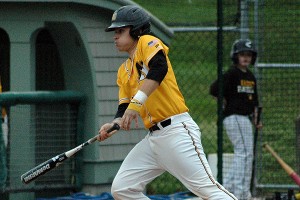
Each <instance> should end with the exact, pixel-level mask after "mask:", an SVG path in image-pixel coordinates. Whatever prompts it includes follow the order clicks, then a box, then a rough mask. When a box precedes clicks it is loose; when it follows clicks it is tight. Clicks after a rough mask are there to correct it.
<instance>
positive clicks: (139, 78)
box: [98, 5, 236, 200]
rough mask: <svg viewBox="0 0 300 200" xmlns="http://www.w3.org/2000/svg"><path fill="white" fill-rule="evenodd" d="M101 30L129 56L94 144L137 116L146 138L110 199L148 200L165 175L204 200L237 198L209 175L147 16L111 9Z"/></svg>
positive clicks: (122, 170) (127, 162) (118, 178)
mask: <svg viewBox="0 0 300 200" xmlns="http://www.w3.org/2000/svg"><path fill="white" fill-rule="evenodd" d="M106 31H114V37H113V38H114V42H115V46H116V48H117V49H118V50H119V51H123V52H127V53H128V55H129V58H128V59H127V60H126V61H125V62H124V63H123V64H122V65H121V66H120V68H119V70H118V76H117V84H118V86H119V107H118V110H117V113H116V115H115V119H114V120H113V121H112V122H111V123H106V124H104V125H102V127H101V128H100V130H99V136H98V140H99V141H103V140H105V139H107V138H108V137H110V136H111V135H112V134H113V133H114V132H115V131H114V132H111V133H109V134H108V133H107V132H106V130H108V129H109V128H111V127H112V125H113V123H118V124H119V125H120V127H121V128H122V129H124V130H127V131H128V130H130V129H131V125H132V123H135V126H136V127H138V118H139V117H141V119H142V120H143V123H144V126H145V128H146V129H148V134H147V135H146V136H145V138H144V139H142V140H141V141H140V142H139V143H138V144H137V145H136V146H135V147H134V148H133V149H132V150H131V151H130V153H129V154H128V155H127V156H126V158H125V159H124V161H123V163H122V165H121V167H120V169H119V171H118V173H117V175H116V177H115V178H114V181H113V183H112V187H111V191H112V195H113V197H114V198H115V199H116V200H118V199H121V200H124V199H134V200H136V199H139V200H142V199H149V198H147V197H146V196H145V195H144V194H143V192H144V191H145V187H146V185H147V184H148V183H149V182H151V181H152V180H154V179H155V178H156V177H158V176H159V175H161V174H163V173H164V172H165V171H168V172H169V173H170V174H172V175H174V176H175V177H176V178H177V179H179V180H180V181H181V182H182V183H183V184H184V185H185V186H186V187H187V188H188V189H189V190H190V191H191V192H193V193H194V194H195V195H197V196H199V197H202V198H203V199H218V200H219V199H223V200H229V199H230V200H232V199H236V197H235V196H234V195H233V194H231V193H229V192H228V191H227V190H226V189H225V188H224V187H223V186H222V185H220V184H219V183H218V182H217V181H216V180H215V178H214V177H213V175H212V172H211V169H210V167H209V165H208V162H207V160H206V157H205V154H204V151H203V147H202V144H201V139H200V136H201V132H200V130H199V127H198V125H197V124H196V123H195V122H194V121H193V119H192V118H191V116H190V115H189V113H188V111H189V109H188V108H187V106H186V104H185V102H184V98H183V96H182V94H181V92H180V91H179V89H178V85H177V82H176V79H175V75H174V72H173V69H172V66H171V62H170V60H169V58H168V53H169V48H168V47H167V46H166V45H165V44H164V43H163V42H162V41H161V40H160V39H159V38H157V37H155V36H153V35H151V31H150V16H149V15H148V14H147V12H145V11H144V10H143V9H142V8H140V7H137V6H132V5H130V6H124V7H121V8H119V9H118V10H116V11H115V12H114V14H113V16H112V23H111V25H110V26H109V27H108V28H106Z"/></svg>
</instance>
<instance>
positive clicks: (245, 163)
mask: <svg viewBox="0 0 300 200" xmlns="http://www.w3.org/2000/svg"><path fill="white" fill-rule="evenodd" d="M230 57H231V59H232V61H233V65H232V67H231V68H230V69H229V70H228V71H227V72H226V73H225V74H224V90H223V91H224V115H223V116H224V121H223V124H224V127H225V130H226V132H227V135H228V137H229V139H230V141H231V142H232V144H233V146H234V158H233V165H232V167H231V168H230V171H229V172H228V174H227V176H225V178H224V181H223V185H224V186H225V187H226V188H227V189H228V190H229V191H231V192H232V193H233V194H234V195H235V196H236V197H237V198H238V199H239V200H248V199H251V193H250V183H251V173H252V162H253V131H252V123H251V120H250V119H253V123H254V124H255V126H257V128H261V126H262V125H261V124H260V123H257V122H256V119H255V118H256V116H257V114H255V113H256V111H257V107H258V95H257V87H256V86H257V85H256V79H255V77H254V75H253V73H252V72H251V71H250V70H249V69H248V66H249V65H251V64H252V65H254V63H255V61H256V57H257V52H256V50H255V48H254V47H253V44H252V42H251V41H250V40H249V39H240V40H236V41H235V42H234V43H233V45H232V50H231V54H230ZM210 94H211V95H213V96H214V97H218V83H217V81H215V82H214V83H213V84H212V85H211V87H210Z"/></svg>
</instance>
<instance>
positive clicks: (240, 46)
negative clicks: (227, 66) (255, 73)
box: [230, 39, 257, 65]
mask: <svg viewBox="0 0 300 200" xmlns="http://www.w3.org/2000/svg"><path fill="white" fill-rule="evenodd" d="M243 51H250V52H252V61H251V64H252V65H254V64H255V61H256V58H257V51H256V49H255V48H254V44H253V43H252V42H251V40H249V39H239V40H236V41H234V43H233V45H232V48H231V52H230V58H231V60H232V62H233V64H238V56H237V54H238V53H240V52H243Z"/></svg>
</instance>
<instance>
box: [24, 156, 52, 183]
mask: <svg viewBox="0 0 300 200" xmlns="http://www.w3.org/2000/svg"><path fill="white" fill-rule="evenodd" d="M51 161H52V160H51ZM52 162H53V161H52ZM52 168H53V166H52V165H51V162H50V161H49V160H48V161H46V162H44V163H42V164H40V165H38V166H37V167H35V168H33V169H31V170H29V171H28V172H26V173H25V174H23V175H22V176H21V181H22V182H23V183H25V184H28V183H30V182H31V181H33V180H34V179H36V178H37V177H39V176H41V175H43V174H45V173H46V172H48V171H50V170H51V169H52Z"/></svg>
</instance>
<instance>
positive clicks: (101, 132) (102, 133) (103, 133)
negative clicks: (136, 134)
mask: <svg viewBox="0 0 300 200" xmlns="http://www.w3.org/2000/svg"><path fill="white" fill-rule="evenodd" d="M113 125H114V123H106V124H104V125H103V126H101V128H100V130H99V132H98V134H99V135H98V137H97V140H98V141H104V140H106V139H107V138H109V137H110V136H112V135H113V134H114V133H115V132H116V131H117V130H114V131H112V132H110V133H107V130H108V129H110V128H111V127H112V126H113Z"/></svg>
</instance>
